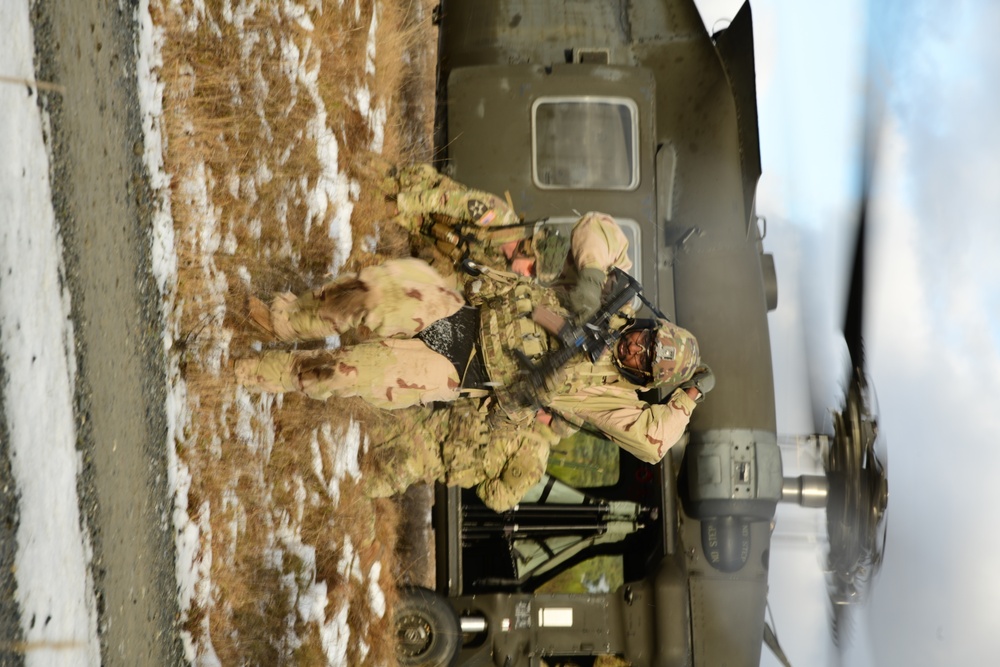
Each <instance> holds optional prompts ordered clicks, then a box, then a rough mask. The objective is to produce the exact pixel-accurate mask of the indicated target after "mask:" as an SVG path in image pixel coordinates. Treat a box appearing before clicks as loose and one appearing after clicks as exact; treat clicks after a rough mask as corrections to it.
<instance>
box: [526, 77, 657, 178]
mask: <svg viewBox="0 0 1000 667" xmlns="http://www.w3.org/2000/svg"><path fill="white" fill-rule="evenodd" d="M565 103H571V104H610V105H619V106H624V107H626V108H627V109H628V111H629V117H630V118H631V121H632V145H631V146H630V149H631V154H632V165H631V167H632V180H631V182H630V183H629V184H628V185H626V186H624V187H622V186H609V185H604V186H602V185H599V184H598V185H593V184H591V185H587V186H584V187H578V186H572V185H553V184H550V183H542V182H541V181H540V180H539V178H538V108H539V107H541V106H542V105H544V104H565ZM639 132H640V126H639V105H638V104H636V102H635V100H633V99H632V98H630V97H621V96H616V95H549V96H545V97H539V98H537V99H536V100H535V101H534V102H532V104H531V181H532V183H534V185H535V187H537V188H539V189H541V190H610V191H615V192H630V191H632V190H636V189H637V188H638V187H639V184H640V183H641V182H642V175H641V174H640V173H639V171H640V161H639Z"/></svg>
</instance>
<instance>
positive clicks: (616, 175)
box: [531, 96, 639, 190]
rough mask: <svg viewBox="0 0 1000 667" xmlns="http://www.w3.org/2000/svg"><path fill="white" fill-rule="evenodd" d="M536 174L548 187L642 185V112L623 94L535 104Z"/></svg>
mask: <svg viewBox="0 0 1000 667" xmlns="http://www.w3.org/2000/svg"><path fill="white" fill-rule="evenodd" d="M531 118H532V122H531V135H532V137H531V138H532V172H533V178H534V181H535V185H537V186H538V187H540V188H544V189H578V190H633V189H635V188H636V187H638V186H639V151H638V143H639V129H638V127H639V126H638V119H639V110H638V107H637V106H636V104H635V102H633V101H632V100H630V99H628V98H623V97H589V96H581V97H544V98H539V99H538V100H536V101H535V103H534V104H533V105H532V110H531Z"/></svg>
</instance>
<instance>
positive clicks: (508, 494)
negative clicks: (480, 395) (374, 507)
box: [362, 399, 559, 512]
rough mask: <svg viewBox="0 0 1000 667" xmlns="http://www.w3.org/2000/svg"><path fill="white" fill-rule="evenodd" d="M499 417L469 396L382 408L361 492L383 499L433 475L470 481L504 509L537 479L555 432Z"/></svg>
mask: <svg viewBox="0 0 1000 667" xmlns="http://www.w3.org/2000/svg"><path fill="white" fill-rule="evenodd" d="M501 421H502V420H500V418H498V416H497V415H491V413H490V409H489V405H488V403H483V402H481V401H479V400H475V399H460V400H458V401H455V402H454V403H451V404H450V405H449V406H448V407H447V408H442V407H436V408H432V407H414V408H409V409H405V410H396V411H393V412H391V413H388V414H387V415H386V417H385V418H384V419H382V420H380V421H379V422H378V423H377V424H374V425H372V426H371V427H370V428H369V430H368V432H367V435H368V438H369V442H370V443H372V444H371V445H370V448H369V450H368V452H367V454H366V455H365V457H364V461H363V475H362V479H363V483H364V485H365V491H366V493H367V494H368V495H369V496H372V497H388V496H393V495H395V494H397V493H402V492H403V491H405V490H406V489H407V488H408V487H409V486H410V485H412V484H417V483H420V482H434V481H439V482H443V483H444V484H447V485H449V486H461V487H463V488H473V487H475V489H476V493H477V494H478V495H479V497H480V498H481V499H482V501H483V502H484V503H485V504H486V506H487V507H490V508H492V509H494V510H495V511H497V512H501V511H503V510H506V509H510V508H511V507H513V506H514V505H516V504H517V503H518V502H519V501H520V500H521V498H523V497H524V495H525V493H527V492H528V490H529V489H530V488H531V487H532V486H534V485H535V484H536V483H538V481H539V480H540V479H541V478H542V475H543V474H544V473H545V466H546V464H547V462H548V458H549V449H550V447H551V446H552V445H554V444H555V443H557V442H558V441H559V437H558V436H557V435H556V434H555V433H554V432H553V431H552V429H551V428H549V427H548V426H546V425H545V424H542V423H541V422H537V421H535V422H532V423H530V424H528V425H527V426H525V427H523V428H517V427H514V426H512V425H510V424H505V423H501Z"/></svg>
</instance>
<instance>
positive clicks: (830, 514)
mask: <svg viewBox="0 0 1000 667" xmlns="http://www.w3.org/2000/svg"><path fill="white" fill-rule="evenodd" d="M874 73H875V70H874V69H873V68H872V67H871V65H870V64H869V69H868V72H867V73H866V77H867V83H868V87H867V91H866V95H865V109H864V116H863V120H862V124H863V129H862V138H861V184H860V186H861V187H860V192H859V201H858V213H857V215H858V218H857V227H856V234H857V236H856V238H855V243H854V257H853V260H852V265H851V274H850V275H851V278H850V284H849V287H848V294H847V306H846V313H845V316H844V329H843V331H844V340H845V342H846V344H847V349H848V352H849V354H850V364H851V368H850V370H849V373H848V374H847V377H848V378H849V379H848V381H847V382H848V384H847V387H846V388H845V390H846V392H845V396H844V400H843V404H842V407H841V409H840V410H839V411H838V412H836V413H835V414H834V415H833V419H834V437H833V440H832V442H831V445H830V451H829V454H828V458H827V465H826V469H827V477H828V478H829V483H830V502H829V504H828V506H827V531H828V535H829V552H828V554H827V576H828V590H829V594H830V601H831V603H832V606H833V609H832V611H833V614H832V619H831V632H832V636H833V640H834V643H835V645H837V646H838V648H839V649H841V650H843V648H844V647H845V646H846V645H847V643H849V640H850V635H851V626H852V618H851V616H852V614H851V608H850V607H851V605H853V604H855V603H864V602H865V601H866V600H867V597H868V593H869V591H870V589H871V585H872V581H873V579H874V577H875V575H876V573H877V572H878V569H879V567H880V566H881V564H882V557H883V551H884V548H885V534H886V533H885V531H886V523H885V518H886V509H887V506H888V498H889V492H888V474H887V469H886V458H885V447H884V442H881V441H880V439H879V431H878V406H877V401H876V399H875V393H874V389H873V388H872V386H871V383H870V381H869V377H868V375H867V368H866V363H865V362H866V360H865V350H864V298H865V269H866V261H867V257H866V252H865V249H866V243H867V237H868V218H869V212H870V209H869V205H870V195H871V191H872V182H873V174H874V166H875V158H876V140H875V137H876V133H877V132H878V131H879V128H880V126H881V118H882V114H881V102H880V100H879V99H878V98H877V96H876V95H874V94H873V91H875V90H880V88H876V87H875V86H874V85H873V83H874V82H873V74H874Z"/></svg>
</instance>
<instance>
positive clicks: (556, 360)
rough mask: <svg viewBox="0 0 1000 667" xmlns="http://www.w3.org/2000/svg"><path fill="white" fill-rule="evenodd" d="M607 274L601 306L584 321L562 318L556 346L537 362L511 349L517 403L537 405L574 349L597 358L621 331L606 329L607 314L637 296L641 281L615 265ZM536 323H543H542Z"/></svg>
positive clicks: (615, 340)
mask: <svg viewBox="0 0 1000 667" xmlns="http://www.w3.org/2000/svg"><path fill="white" fill-rule="evenodd" d="M608 278H613V279H614V285H613V287H612V291H611V294H610V295H609V296H608V297H607V299H606V300H605V301H604V303H602V304H601V307H600V308H598V309H597V311H596V312H595V313H594V314H593V315H591V316H590V317H589V318H588V319H587V320H586V321H585V322H582V323H577V322H574V321H572V320H565V321H564V322H563V324H562V326H561V327H560V328H559V330H558V332H554V333H555V336H556V338H557V339H558V340H559V349H557V350H553V351H550V352H549V353H548V354H546V355H545V356H544V357H542V359H541V360H539V361H537V362H536V361H532V360H531V359H529V358H528V356H527V355H525V354H524V352H522V351H521V350H514V355H515V356H516V357H517V359H518V361H519V362H520V364H521V367H522V373H521V378H520V379H519V381H518V382H517V383H516V384H515V385H514V386H513V387H511V388H510V395H511V397H512V398H513V399H514V400H515V401H516V402H517V403H518V404H519V405H522V406H528V405H539V400H538V395H539V394H540V393H541V392H542V391H543V390H544V389H545V388H546V385H547V383H548V381H549V380H550V379H551V378H552V377H553V376H554V375H555V374H556V373H558V372H559V370H560V369H561V368H562V367H563V366H565V365H566V364H567V363H568V362H569V360H570V359H572V358H573V357H574V356H576V355H577V354H578V353H580V352H583V353H584V354H586V355H587V357H588V358H589V359H590V361H592V362H593V361H597V358H598V357H600V356H601V354H603V353H604V351H605V350H606V349H608V348H609V347H611V346H612V345H613V344H615V342H617V340H618V338H619V336H620V335H621V332H620V331H619V330H614V331H612V330H611V329H610V327H609V323H610V321H611V318H612V317H614V316H615V315H616V314H617V313H618V311H620V310H621V309H622V308H624V307H625V305H626V304H628V303H630V302H631V301H632V299H634V298H635V297H637V296H638V297H640V298H641V295H642V285H641V284H639V281H637V280H636V279H635V278H633V277H632V276H630V275H629V274H628V273H626V272H625V271H622V270H621V269H619V268H618V267H614V268H612V269H611V272H610V273H609V274H608ZM536 315H537V310H536ZM539 323H540V324H542V326H543V327H545V323H542V322H539Z"/></svg>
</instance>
